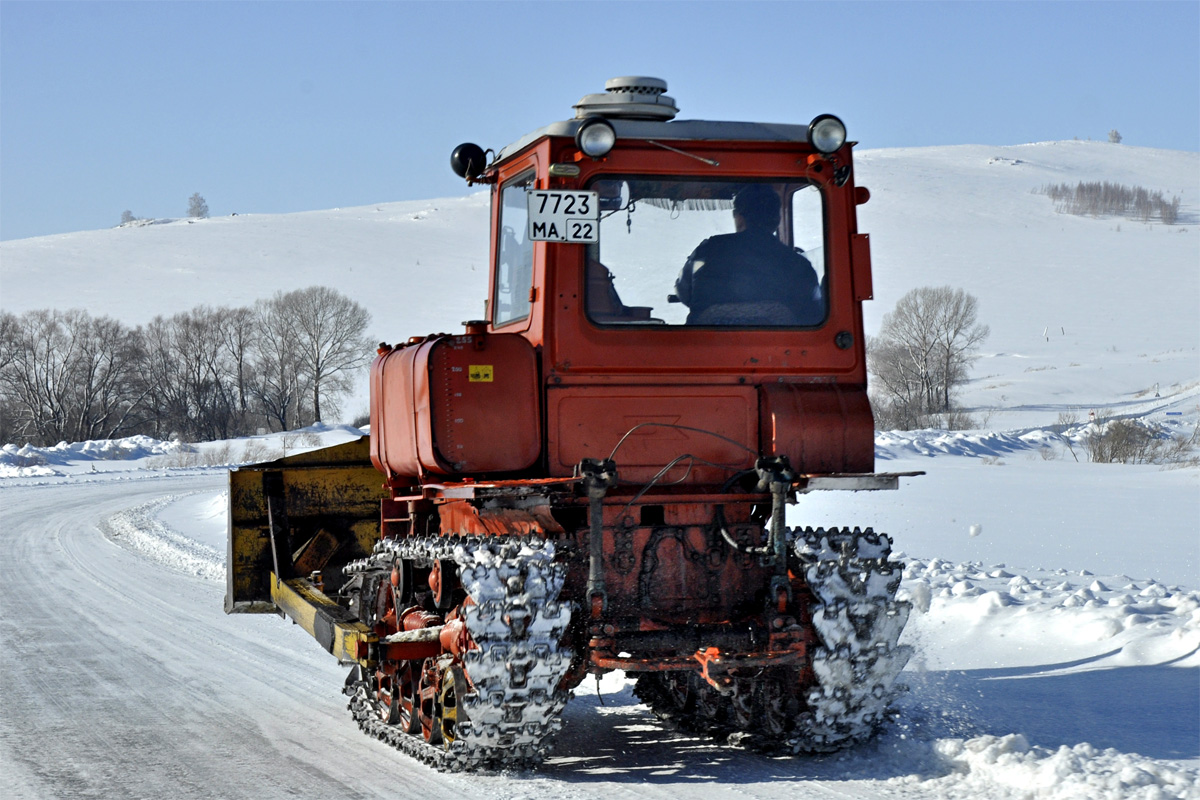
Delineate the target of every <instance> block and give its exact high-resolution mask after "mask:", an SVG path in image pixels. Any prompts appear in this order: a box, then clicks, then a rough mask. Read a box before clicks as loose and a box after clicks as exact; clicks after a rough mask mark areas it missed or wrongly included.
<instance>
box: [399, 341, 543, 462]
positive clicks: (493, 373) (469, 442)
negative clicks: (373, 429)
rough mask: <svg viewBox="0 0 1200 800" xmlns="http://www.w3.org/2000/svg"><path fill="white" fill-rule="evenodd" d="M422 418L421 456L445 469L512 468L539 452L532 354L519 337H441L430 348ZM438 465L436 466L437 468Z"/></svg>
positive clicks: (538, 406) (538, 411)
mask: <svg viewBox="0 0 1200 800" xmlns="http://www.w3.org/2000/svg"><path fill="white" fill-rule="evenodd" d="M428 374H429V392H428V396H429V423H428V427H425V426H424V425H422V426H420V427H419V428H418V436H419V437H420V439H419V441H420V443H421V457H422V462H425V466H426V467H427V468H429V469H430V470H433V469H434V463H435V461H436V463H437V464H438V465H439V466H441V465H444V467H445V470H446V471H449V472H468V473H470V472H513V471H516V470H522V469H526V468H528V467H530V466H532V465H533V464H534V463H535V462H536V461H537V459H538V456H539V455H540V454H541V450H542V448H541V403H540V402H539V395H538V380H537V374H538V368H537V353H536V351H535V350H534V349H533V346H532V345H530V344H529V342H528V341H526V340H525V339H524V338H522V337H520V336H516V335H506V334H493V335H477V336H451V337H447V338H445V339H440V340H438V342H437V343H436V344H435V345H434V346H433V347H432V348H431V349H430V353H429V368H428ZM439 471H441V470H439Z"/></svg>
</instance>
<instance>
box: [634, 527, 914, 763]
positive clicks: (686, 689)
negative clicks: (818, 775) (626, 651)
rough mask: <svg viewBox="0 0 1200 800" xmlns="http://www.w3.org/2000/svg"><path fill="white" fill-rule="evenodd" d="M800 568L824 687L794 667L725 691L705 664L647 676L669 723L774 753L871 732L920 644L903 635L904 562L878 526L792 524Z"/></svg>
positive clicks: (645, 691)
mask: <svg viewBox="0 0 1200 800" xmlns="http://www.w3.org/2000/svg"><path fill="white" fill-rule="evenodd" d="M789 536H790V539H791V541H792V545H793V555H794V556H795V558H796V565H797V567H798V571H799V572H801V573H802V574H803V575H804V578H805V580H806V582H807V583H808V586H809V589H810V591H811V592H812V593H813V595H814V597H815V598H816V601H817V602H816V604H815V606H814V607H813V609H812V616H813V626H814V627H815V629H816V632H817V637H818V639H819V640H820V642H821V646H820V647H817V648H814V652H813V653H812V667H813V674H814V675H815V676H816V685H812V684H809V685H808V686H802V685H801V683H800V680H801V672H800V670H798V669H794V668H779V669H770V670H764V671H763V672H762V673H761V674H760V675H758V676H756V677H753V678H749V677H739V678H736V679H735V681H734V686H733V692H732V694H731V695H727V696H725V695H721V694H719V693H718V692H717V691H716V690H715V689H713V688H712V687H711V686H710V685H709V684H708V683H707V682H706V681H705V680H704V679H703V678H702V677H700V675H699V674H698V673H697V672H696V671H695V670H689V671H685V672H668V673H648V674H645V675H642V676H639V678H638V682H637V685H636V687H635V689H634V692H635V694H637V696H638V697H639V698H640V699H641V700H642V701H643V702H645V703H646V704H647V705H648V706H650V708H651V710H653V711H654V713H655V714H656V715H657V716H658V717H659V718H660V719H663V720H664V721H666V722H667V723H668V724H670V725H672V726H674V727H678V728H682V729H685V730H691V731H697V732H703V733H707V734H710V735H713V736H716V737H718V738H724V739H727V740H728V741H729V742H730V743H732V744H737V745H740V746H744V747H747V748H751V749H755V750H760V751H765V752H773V753H780V752H782V753H801V752H828V751H832V750H837V749H839V748H842V747H846V746H849V745H851V744H853V743H855V742H860V741H863V740H865V739H867V738H868V737H870V736H871V735H872V734H873V733H874V731H875V729H876V727H877V726H878V725H879V724H880V723H881V722H883V720H884V719H885V717H886V714H887V709H888V706H889V705H890V704H891V702H892V700H894V699H895V697H896V695H897V694H898V693H899V692H900V691H902V689H903V687H900V686H898V685H896V677H897V676H898V675H899V673H900V670H901V669H903V668H904V665H905V664H906V663H907V662H908V659H909V656H910V655H911V648H909V647H908V646H905V645H898V644H897V640H898V638H899V636H900V633H901V631H902V630H903V628H904V624H905V622H906V621H907V620H908V614H909V610H910V606H909V604H908V603H904V602H898V601H896V600H895V594H896V589H897V588H898V587H899V584H900V576H901V572H902V567H901V565H900V564H899V563H897V562H894V561H890V560H889V556H890V555H891V539H890V538H889V537H888V536H886V535H883V534H877V533H875V532H874V531H872V530H871V529H869V528H868V529H867V530H865V531H862V530H859V529H858V528H854V529H853V530H851V529H848V528H842V529H823V528H818V529H813V528H806V529H803V530H795V529H794V530H791V531H789Z"/></svg>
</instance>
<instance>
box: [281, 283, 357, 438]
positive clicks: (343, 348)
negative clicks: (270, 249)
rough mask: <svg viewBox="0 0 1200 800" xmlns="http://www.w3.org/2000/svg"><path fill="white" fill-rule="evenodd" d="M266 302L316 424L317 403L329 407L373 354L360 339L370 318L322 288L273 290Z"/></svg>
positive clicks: (341, 297) (318, 416)
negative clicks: (279, 324) (280, 326)
mask: <svg viewBox="0 0 1200 800" xmlns="http://www.w3.org/2000/svg"><path fill="white" fill-rule="evenodd" d="M270 302H271V304H272V305H273V306H274V307H275V308H274V310H275V312H276V313H277V314H278V315H280V318H281V320H282V321H283V322H284V324H285V327H286V330H287V332H288V335H289V338H290V339H291V340H292V341H293V342H294V343H295V346H296V356H297V359H298V366H299V369H300V372H301V374H302V375H304V377H306V378H307V381H308V384H309V389H310V391H311V392H312V416H313V421H315V422H320V421H321V419H322V416H321V414H322V409H321V403H322V399H323V398H324V400H325V402H326V404H327V405H333V406H335V404H336V402H337V400H338V398H339V396H340V395H342V394H344V393H345V392H347V391H348V390H349V388H350V380H351V377H352V375H353V373H354V372H355V371H357V370H358V369H360V368H361V367H363V366H365V365H366V364H368V363H369V362H370V360H371V358H372V357H373V356H374V350H373V348H372V346H371V341H370V340H369V339H368V338H367V337H366V336H365V332H366V329H367V325H369V324H370V322H371V315H370V313H368V312H367V310H366V309H365V308H363V307H362V306H360V305H359V304H358V303H356V302H354V301H353V300H351V299H350V298H348V297H346V296H345V295H343V294H341V293H340V292H338V291H337V290H335V289H330V288H329V287H327V286H310V287H309V288H307V289H299V290H297V291H294V292H287V293H284V292H279V293H278V294H276V295H275V297H274V298H272V300H271V301H270ZM335 407H336V406H335Z"/></svg>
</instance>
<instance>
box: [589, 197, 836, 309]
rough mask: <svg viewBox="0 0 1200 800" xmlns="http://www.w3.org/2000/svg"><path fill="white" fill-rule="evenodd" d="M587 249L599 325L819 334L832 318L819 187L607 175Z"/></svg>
mask: <svg viewBox="0 0 1200 800" xmlns="http://www.w3.org/2000/svg"><path fill="white" fill-rule="evenodd" d="M588 188H590V189H591V190H592V191H595V192H596V193H597V195H598V200H599V203H600V208H601V214H600V241H599V243H598V244H594V245H590V246H589V247H588V257H587V266H586V269H587V289H586V297H587V310H588V316H589V318H590V319H591V320H592V321H593V322H595V323H597V324H599V325H690V326H701V327H741V328H761V327H788V328H802V327H816V326H819V325H820V324H822V323H823V322H824V320H825V317H826V315H827V307H828V303H827V296H826V295H827V293H826V290H825V247H824V244H825V242H824V238H825V224H824V204H823V201H822V196H821V192H820V189H819V188H818V187H817V186H816V185H815V184H812V183H809V182H807V181H803V180H797V179H795V178H790V179H784V180H776V181H757V182H753V183H746V182H731V181H713V180H689V179H675V178H662V177H653V178H650V177H646V178H639V177H622V178H613V177H606V178H603V179H599V180H595V181H593V182H592V183H591V184H590V185H589V187H588Z"/></svg>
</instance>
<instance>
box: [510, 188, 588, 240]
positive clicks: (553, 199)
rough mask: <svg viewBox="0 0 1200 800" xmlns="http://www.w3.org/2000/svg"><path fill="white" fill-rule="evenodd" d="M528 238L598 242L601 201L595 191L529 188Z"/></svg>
mask: <svg viewBox="0 0 1200 800" xmlns="http://www.w3.org/2000/svg"><path fill="white" fill-rule="evenodd" d="M528 194H529V238H530V240H532V241H535V242H573V243H580V244H591V243H594V242H598V241H600V203H599V202H598V201H597V199H596V193H595V192H567V191H557V190H549V191H546V190H540V189H530V190H529V193H528Z"/></svg>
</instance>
